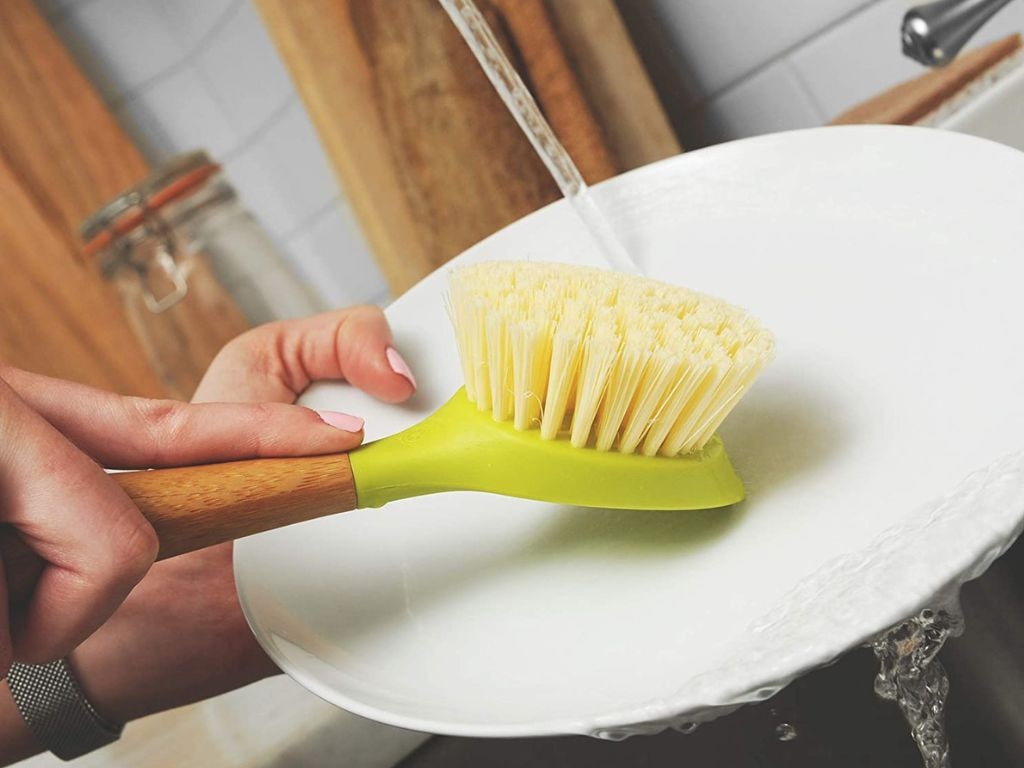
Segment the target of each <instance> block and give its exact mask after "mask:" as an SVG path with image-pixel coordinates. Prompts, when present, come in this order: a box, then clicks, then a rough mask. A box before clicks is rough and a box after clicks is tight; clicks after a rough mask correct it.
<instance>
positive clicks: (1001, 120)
mask: <svg viewBox="0 0 1024 768" xmlns="http://www.w3.org/2000/svg"><path fill="white" fill-rule="evenodd" d="M923 124H927V125H930V126H932V127H935V128H944V129H947V130H952V131H958V132H960V133H969V134H971V135H973V136H980V137H982V138H985V139H991V140H993V141H998V142H1000V143H1002V144H1008V145H1009V146H1011V147H1015V148H1016V149H1020V150H1024V54H1022V53H1018V54H1017V55H1015V56H1012V57H1011V58H1010V59H1008V60H1007V61H1005V62H1003V64H1001V65H999V66H998V67H996V68H995V69H994V70H992V71H991V72H990V73H989V74H987V75H985V76H984V77H982V78H981V79H980V80H979V81H978V82H977V83H974V84H972V85H971V86H969V87H968V88H966V89H965V90H964V91H963V92H962V93H961V94H960V95H959V96H958V97H956V98H954V99H952V100H950V101H949V102H948V103H947V104H946V105H944V106H943V107H941V108H940V109H938V110H937V111H936V112H935V113H933V114H932V115H931V116H930V118H929V119H927V120H926V121H925V122H924V123H923Z"/></svg>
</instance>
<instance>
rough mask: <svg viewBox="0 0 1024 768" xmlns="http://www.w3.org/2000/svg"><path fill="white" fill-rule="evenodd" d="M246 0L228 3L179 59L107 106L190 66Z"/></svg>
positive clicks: (127, 99)
mask: <svg viewBox="0 0 1024 768" xmlns="http://www.w3.org/2000/svg"><path fill="white" fill-rule="evenodd" d="M89 2H95V0H89ZM246 2H247V0H234V2H233V3H232V4H231V5H229V6H228V7H227V8H226V9H225V10H224V12H223V13H221V15H220V16H218V17H217V20H216V21H215V22H213V24H211V25H210V28H209V29H208V30H207V31H206V32H204V33H203V34H202V35H200V37H199V40H197V41H196V44H195V45H193V46H191V47H190V48H189V49H188V50H187V51H186V52H185V54H184V55H183V56H182V57H181V58H180V59H178V60H177V61H175V62H174V63H173V64H170V65H169V66H167V67H166V68H165V69H163V70H161V71H160V72H158V73H157V74H155V75H153V76H152V77H150V78H149V79H147V80H145V81H143V82H141V83H139V84H138V85H136V86H134V87H132V88H130V89H129V90H127V91H125V92H124V93H121V94H119V95H118V96H117V98H115V99H113V100H112V101H111V102H110V104H109V106H110V108H111V110H114V111H116V110H118V109H121V108H123V107H124V106H125V105H127V104H128V103H130V102H132V101H135V100H137V99H138V98H140V97H141V96H142V94H143V93H144V92H146V91H148V90H150V89H152V88H153V86H155V85H159V84H160V83H162V82H163V81H164V80H167V79H168V78H170V77H173V76H174V75H176V74H178V73H179V72H181V71H183V70H184V69H185V68H186V67H188V66H190V65H191V63H192V59H194V58H195V57H196V56H197V55H198V54H199V53H201V52H202V51H203V50H204V49H205V48H206V47H207V46H208V45H209V43H210V41H211V40H212V39H213V38H214V37H216V36H217V35H219V34H220V33H221V32H222V31H224V29H225V28H226V27H227V26H228V24H230V23H231V22H232V21H234V19H235V17H236V16H237V15H238V14H239V12H241V10H242V9H243V8H244V7H245V4H246Z"/></svg>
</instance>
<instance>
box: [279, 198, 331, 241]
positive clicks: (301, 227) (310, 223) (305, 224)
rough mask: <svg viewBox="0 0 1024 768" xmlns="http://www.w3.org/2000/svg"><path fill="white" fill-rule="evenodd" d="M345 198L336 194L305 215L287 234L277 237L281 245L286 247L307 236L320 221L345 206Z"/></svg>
mask: <svg viewBox="0 0 1024 768" xmlns="http://www.w3.org/2000/svg"><path fill="white" fill-rule="evenodd" d="M346 204H347V203H346V201H345V198H344V197H342V195H341V193H338V194H336V195H335V196H334V197H332V198H331V199H330V200H328V201H327V202H325V203H324V204H323V205H321V206H319V207H318V208H317V209H316V210H315V211H312V212H311V213H309V214H307V215H306V216H304V217H303V218H302V221H300V222H298V223H297V224H295V225H293V226H292V227H291V229H289V230H288V231H287V232H283V233H281V234H280V235H279V238H280V240H281V244H282V245H288V243H289V242H290V241H291V240H294V239H295V238H296V237H299V236H300V235H304V234H307V233H308V232H309V230H310V229H312V228H313V227H314V226H316V224H317V222H319V221H320V219H322V218H324V217H325V216H326V215H327V214H328V213H331V212H332V211H334V210H336V209H337V208H338V207H340V206H343V205H346Z"/></svg>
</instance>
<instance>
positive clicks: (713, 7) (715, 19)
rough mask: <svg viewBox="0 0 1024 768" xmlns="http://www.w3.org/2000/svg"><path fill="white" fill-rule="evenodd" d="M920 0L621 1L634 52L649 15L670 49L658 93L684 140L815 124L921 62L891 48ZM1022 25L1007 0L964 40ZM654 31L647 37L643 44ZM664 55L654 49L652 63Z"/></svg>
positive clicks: (1022, 11) (917, 70) (918, 69)
mask: <svg viewBox="0 0 1024 768" xmlns="http://www.w3.org/2000/svg"><path fill="white" fill-rule="evenodd" d="M926 1H927V0H919V1H918V2H912V1H911V0H775V1H774V2H766V1H765V0H621V2H620V3H619V8H620V10H621V11H622V13H623V15H624V16H626V17H627V19H629V18H630V17H631V16H633V17H634V19H635V23H632V24H631V25H630V26H631V28H632V29H633V32H634V34H635V35H638V37H639V43H640V46H639V47H640V50H641V54H642V55H643V53H644V48H645V45H644V44H645V42H646V38H647V36H648V35H651V33H649V32H647V31H646V30H647V29H649V28H650V21H649V19H648V18H647V17H648V16H649V15H650V14H652V13H653V14H654V15H655V16H657V17H658V19H659V20H660V22H661V24H662V25H663V28H662V29H661V30H659V33H660V34H659V36H660V37H661V38H663V39H664V38H667V39H669V40H671V41H672V42H673V43H674V44H675V46H676V50H675V51H672V52H671V56H670V57H669V58H668V61H670V62H673V64H674V66H676V67H678V68H679V69H680V70H681V71H679V72H675V73H672V74H674V76H675V80H674V82H680V81H682V82H686V83H688V84H693V85H694V88H691V89H686V90H681V89H679V88H678V87H673V85H672V82H673V81H672V80H671V79H670V78H668V77H666V76H665V75H664V74H660V73H659V74H657V75H656V76H659V77H662V78H663V79H664V81H665V83H666V86H665V87H664V88H662V90H661V92H662V93H663V94H664V96H665V98H667V99H669V100H674V101H673V102H672V103H670V104H669V105H668V111H669V114H670V115H672V117H673V119H674V121H675V123H676V127H677V129H678V130H679V131H680V133H681V134H682V135H683V137H684V143H685V144H686V145H687V146H688V147H690V148H694V147H697V146H702V145H704V144H710V143H714V142H717V141H723V140H727V139H735V138H741V137H744V136H750V135H752V134H755V133H764V132H768V131H776V130H782V129H786V128H800V127H810V126H814V125H821V124H823V123H825V122H827V121H828V120H830V119H832V118H833V117H835V116H836V115H838V114H839V113H840V112H843V111H845V110H846V109H848V108H849V107H852V106H853V105H855V104H857V103H858V102H860V101H862V100H864V99H867V98H869V97H870V96H873V95H874V94H876V93H878V92H880V91H882V90H884V89H886V88H888V87H889V86H891V85H895V84H896V83H898V82H901V81H903V80H907V79H910V78H912V77H915V76H917V75H920V74H923V73H924V72H925V71H926V70H925V68H924V67H922V66H920V65H918V64H916V63H915V62H913V61H911V60H910V59H907V58H905V57H904V56H903V55H902V53H901V51H900V41H899V27H900V21H901V20H902V18H903V14H904V13H905V12H906V10H907V8H909V7H911V6H913V5H917V4H920V3H923V2H926ZM1019 31H1024V0H1022V2H1017V3H1011V4H1010V5H1008V6H1007V7H1006V8H1005V9H1003V10H1002V11H1001V12H1000V13H999V14H997V15H996V17H995V18H994V19H992V20H991V21H990V22H989V23H988V24H987V25H986V26H985V27H984V28H983V29H982V30H981V31H980V32H979V33H978V34H977V35H976V36H975V38H974V39H973V40H972V41H971V43H970V46H971V47H973V46H977V45H982V44H984V43H986V42H990V41H992V40H995V39H997V38H1000V37H1004V36H1006V35H1008V34H1010V33H1011V32H1019ZM654 39H655V38H654V36H653V35H651V40H652V42H653V40H654ZM665 61H666V58H665V57H664V56H660V57H658V61H657V64H658V66H659V68H663V67H664V62H665Z"/></svg>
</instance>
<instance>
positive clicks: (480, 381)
mask: <svg viewBox="0 0 1024 768" xmlns="http://www.w3.org/2000/svg"><path fill="white" fill-rule="evenodd" d="M447 306H448V311H449V315H450V317H451V320H452V323H453V326H454V329H455V336H456V341H457V344H458V349H459V356H460V359H461V362H462V368H463V377H464V380H465V386H464V388H461V389H460V390H459V391H457V392H456V393H455V395H454V396H453V397H452V398H451V399H450V400H449V401H448V402H447V403H446V404H445V405H443V406H441V408H440V409H438V410H437V411H436V412H434V413H433V414H432V415H430V416H428V417H427V418H426V419H424V420H423V421H421V422H420V423H418V424H416V425H414V426H412V427H410V428H408V429H406V430H405V431H403V432H399V433H398V434H395V435H392V436H391V437H387V438H384V439H382V440H378V441H376V442H373V443H369V444H367V445H365V446H362V447H360V448H358V449H356V450H354V451H352V452H351V453H348V454H336V455H330V456H311V457H301V458H280V459H254V460H250V461H233V462H225V463H222V464H211V465H205V466H191V467H180V468H173V469H160V470H150V471H146V472H128V473H119V474H117V475H115V479H116V480H117V481H118V482H119V483H120V484H121V485H122V487H123V488H124V489H125V490H126V491H127V493H128V494H129V496H131V497H132V499H133V500H134V501H135V503H136V504H137V505H138V506H139V508H140V509H141V510H142V512H143V514H145V515H146V517H147V518H148V519H149V520H150V522H151V523H152V524H153V526H154V528H155V529H156V532H157V535H158V537H159V539H160V544H161V547H160V557H161V558H164V557H170V556H172V555H176V554H180V553H182V552H188V551H192V550H195V549H200V548H202V547H206V546H211V545H213V544H217V543H220V542H223V541H227V540H230V539H235V538H240V537H242V536H246V535H249V534H252V533H258V532H260V531H264V530H268V529H271V528H277V527H281V526H284V525H288V524H290V523H295V522H300V521H303V520H309V519H312V518H314V517H319V516H322V515H326V514H331V513H334V512H343V511H346V510H350V509H356V508H363V507H379V506H382V505H384V504H387V503H388V502H391V501H396V500H398V499H403V498H409V497H412V496H421V495H425V494H430V493H438V492H442V491H457V490H467V491H486V492H491V493H498V494H502V495H507V496H516V497H520V498H527V499H536V500H541V501H548V502H554V503H562V504H572V505H576V506H589V507H610V508H619V509H665V510H682V509H705V508H713V507H721V506H726V505H729V504H733V503H736V502H737V501H740V500H741V499H742V498H743V485H742V482H741V481H740V479H739V477H738V476H737V475H736V473H735V471H734V470H733V468H732V465H731V464H730V462H729V459H728V457H727V456H726V453H725V450H724V447H723V445H722V442H721V440H720V439H719V438H718V437H717V436H716V435H715V430H716V429H717V428H718V426H719V425H720V424H721V423H722V421H723V419H725V417H726V416H727V415H728V414H729V412H730V411H731V410H732V408H733V407H734V406H735V405H736V403H737V402H738V401H739V400H740V398H741V397H742V396H743V395H744V393H745V392H746V391H747V390H748V389H749V388H750V386H751V384H753V382H754V380H755V379H756V378H757V376H758V374H759V373H760V372H761V371H762V370H763V369H764V367H765V366H766V365H767V364H768V363H769V362H770V360H771V359H772V356H773V353H774V346H775V345H774V340H773V338H772V336H771V334H770V333H769V332H768V331H766V330H765V329H764V328H763V327H762V326H761V325H760V324H759V323H758V322H757V321H756V320H755V319H753V318H752V317H751V316H749V315H748V314H746V313H745V312H744V311H743V310H741V309H739V308H737V307H734V306H732V305H730V304H727V303H726V302H724V301H721V300H719V299H715V298H712V297H709V296H705V295H703V294H700V293H696V292H693V291H689V290H687V289H685V288H680V287H676V286H672V285H667V284H664V283H660V282H657V281H655V280H651V279H648V278H644V277H639V276H634V275H626V274H622V273H617V272H611V271H608V270H601V269H596V268H590V267H582V266H573V265H566V264H547V263H534V262H484V263H479V264H473V265H469V266H463V267H458V268H455V269H453V270H452V272H451V275H450V282H449V292H448V295H447Z"/></svg>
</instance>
